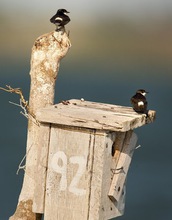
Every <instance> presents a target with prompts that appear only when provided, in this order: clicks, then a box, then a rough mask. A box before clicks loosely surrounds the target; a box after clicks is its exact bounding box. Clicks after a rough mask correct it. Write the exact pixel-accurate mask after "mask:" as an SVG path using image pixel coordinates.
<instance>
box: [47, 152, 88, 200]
mask: <svg viewBox="0 0 172 220" xmlns="http://www.w3.org/2000/svg"><path fill="white" fill-rule="evenodd" d="M70 164H78V170H77V172H76V174H75V176H74V177H73V179H72V181H71V183H70V185H69V187H68V186H67V166H70ZM51 167H52V169H53V170H54V171H55V172H56V173H60V174H61V179H60V183H59V190H60V191H65V190H66V189H67V187H68V190H69V192H71V193H73V194H75V195H77V196H83V195H85V194H86V190H85V189H81V188H78V187H77V185H78V183H79V180H80V178H81V177H82V175H83V174H84V172H85V169H86V159H85V158H84V157H82V156H72V157H70V158H69V161H68V158H67V156H66V154H65V153H64V152H63V151H58V152H57V153H55V154H54V155H53V157H52V161H51Z"/></svg>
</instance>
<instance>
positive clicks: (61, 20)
mask: <svg viewBox="0 0 172 220" xmlns="http://www.w3.org/2000/svg"><path fill="white" fill-rule="evenodd" d="M68 13H69V12H68V11H67V10H66V9H59V10H58V11H57V13H56V14H55V15H54V16H53V17H52V18H51V19H50V22H51V23H53V24H55V25H56V31H64V30H65V25H66V24H67V23H69V21H70V18H69V16H68V15H67V14H68Z"/></svg>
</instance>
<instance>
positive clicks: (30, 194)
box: [10, 31, 70, 220]
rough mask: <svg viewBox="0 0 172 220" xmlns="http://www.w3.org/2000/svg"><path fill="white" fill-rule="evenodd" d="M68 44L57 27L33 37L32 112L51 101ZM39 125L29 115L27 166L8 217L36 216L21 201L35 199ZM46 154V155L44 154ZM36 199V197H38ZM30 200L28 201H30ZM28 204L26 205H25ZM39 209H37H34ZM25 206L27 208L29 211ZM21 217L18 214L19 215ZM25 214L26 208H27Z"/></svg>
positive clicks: (31, 72)
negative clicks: (30, 213) (14, 209)
mask: <svg viewBox="0 0 172 220" xmlns="http://www.w3.org/2000/svg"><path fill="white" fill-rule="evenodd" d="M69 48H70V41H69V38H68V35H67V33H64V34H62V33H61V32H60V31H59V32H56V31H53V32H50V33H47V34H44V35H42V36H40V37H39V38H37V39H36V41H35V42H34V45H33V48H32V55H31V70H30V77H31V85H30V97H29V113H30V114H31V115H33V116H35V113H36V111H37V110H38V109H39V108H43V107H46V106H49V105H52V104H53V103H54V93H55V82H56V78H57V75H58V69H59V65H60V60H61V59H62V58H63V57H65V55H66V54H67V52H68V50H69ZM39 130H40V127H39V125H38V124H36V123H34V121H33V120H31V119H29V122H28V133H27V149H26V152H28V153H27V157H26V170H25V175H24V180H23V185H22V190H21V193H20V196H19V203H18V206H17V209H16V212H15V213H14V215H13V216H12V217H10V220H19V219H20V220H24V219H30V220H32V219H33V220H36V219H40V217H38V218H37V214H36V213H33V218H27V215H24V214H23V210H22V209H21V207H22V206H20V203H21V204H23V202H25V201H29V202H30V201H31V204H33V203H34V201H33V200H34V197H35V196H34V192H35V191H34V189H35V187H36V188H37V186H36V185H37V182H36V181H35V177H36V175H38V174H37V159H38V157H39V155H37V152H38V146H39V142H40V133H39ZM45 156H46V155H45ZM37 203H38V200H37ZM29 204H30V203H29ZM30 207H31V206H30V205H28V208H30ZM36 207H37V206H35V209H34V211H35V212H37V211H38V212H39V211H40V210H36ZM32 211H33V210H32V207H31V210H28V213H29V212H32ZM18 214H19V215H20V216H21V218H19V217H18V216H19V215H18ZM26 214H27V212H26Z"/></svg>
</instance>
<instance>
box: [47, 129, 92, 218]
mask: <svg viewBox="0 0 172 220" xmlns="http://www.w3.org/2000/svg"><path fill="white" fill-rule="evenodd" d="M81 136H82V138H81ZM94 136H95V135H94V131H93V130H80V129H78V130H76V129H75V130H74V129H70V128H66V127H63V128H59V127H58V128H57V127H56V126H53V127H52V128H51V139H50V148H49V164H48V171H47V172H48V174H47V184H46V199H45V201H46V203H45V214H44V219H45V220H54V219H56V220H66V219H70V220H76V219H84V220H87V219H88V210H89V199H90V187H89V186H90V182H91V176H92V171H91V170H92V163H93V159H92V155H93V145H94Z"/></svg>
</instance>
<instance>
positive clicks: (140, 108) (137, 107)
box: [130, 89, 148, 116]
mask: <svg viewBox="0 0 172 220" xmlns="http://www.w3.org/2000/svg"><path fill="white" fill-rule="evenodd" d="M147 93H148V92H146V91H145V90H144V89H139V90H137V91H136V94H135V95H134V96H133V97H132V98H131V100H130V101H131V104H132V106H133V109H134V111H136V112H137V113H142V114H146V115H147V116H148V110H147V105H148V102H147V100H146V97H145V96H146V94H147Z"/></svg>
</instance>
